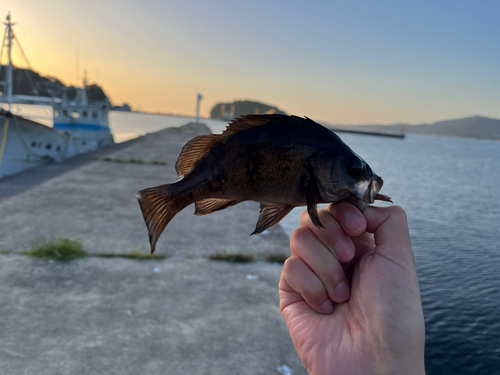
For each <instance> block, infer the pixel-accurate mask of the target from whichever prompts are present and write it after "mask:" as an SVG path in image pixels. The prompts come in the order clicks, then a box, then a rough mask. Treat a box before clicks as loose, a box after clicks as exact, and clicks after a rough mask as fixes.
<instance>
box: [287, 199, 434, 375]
mask: <svg viewBox="0 0 500 375" xmlns="http://www.w3.org/2000/svg"><path fill="white" fill-rule="evenodd" d="M318 213H319V217H320V220H321V222H322V223H323V225H324V226H325V228H324V229H318V228H317V227H316V226H315V225H314V224H313V223H312V222H311V220H310V218H309V215H307V212H306V211H304V212H302V215H301V217H300V225H301V226H300V227H299V228H298V229H296V230H295V231H294V232H293V234H292V237H291V239H290V249H291V252H292V256H291V257H290V258H288V259H287V261H286V262H285V264H284V266H283V271H282V273H281V278H280V283H279V294H280V310H281V314H282V315H283V318H284V319H285V322H286V324H287V326H288V329H289V331H290V336H291V338H292V341H293V343H294V345H295V349H296V350H297V353H298V355H299V357H300V359H301V360H302V364H303V365H304V367H305V368H306V370H307V371H308V372H309V374H339V375H340V374H351V375H352V374H405V375H410V374H424V373H425V369H424V344H425V327H424V318H423V312H422V302H421V299H420V291H419V287H418V279H417V275H416V271H415V261H414V256H413V251H412V248H411V244H410V238H409V232H408V225H407V222H406V214H405V212H404V211H403V210H402V209H401V208H400V207H398V206H390V207H368V208H366V209H365V211H364V212H363V214H362V213H361V212H360V211H359V210H358V209H357V208H355V207H354V206H352V205H351V204H349V203H346V202H340V203H337V204H330V205H328V206H327V208H326V209H320V210H318ZM332 301H333V303H332Z"/></svg>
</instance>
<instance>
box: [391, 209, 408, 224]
mask: <svg viewBox="0 0 500 375" xmlns="http://www.w3.org/2000/svg"><path fill="white" fill-rule="evenodd" d="M388 209H389V214H390V215H391V216H393V217H395V218H397V219H400V220H404V221H407V219H408V217H407V215H406V211H405V210H404V209H403V208H401V207H400V206H397V205H394V206H389V207H388Z"/></svg>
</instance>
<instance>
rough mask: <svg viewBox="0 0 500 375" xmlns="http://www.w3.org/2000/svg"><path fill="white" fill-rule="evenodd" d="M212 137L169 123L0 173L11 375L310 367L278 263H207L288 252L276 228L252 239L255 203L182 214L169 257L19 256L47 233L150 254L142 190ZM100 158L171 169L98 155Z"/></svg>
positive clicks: (161, 248) (6, 359)
mask: <svg viewBox="0 0 500 375" xmlns="http://www.w3.org/2000/svg"><path fill="white" fill-rule="evenodd" d="M207 132H208V130H207V129H206V128H204V127H200V126H195V127H193V126H188V127H183V128H181V129H165V130H162V131H160V132H157V133H154V134H150V135H147V136H145V137H141V138H139V139H137V140H134V141H131V142H128V143H127V144H126V145H116V146H113V147H110V148H107V149H103V150H99V151H97V152H96V153H93V154H89V155H85V156H84V157H83V158H81V159H76V158H75V159H72V160H68V161H66V162H64V163H61V164H57V165H49V166H46V167H43V168H46V172H47V173H45V174H44V173H42V172H43V171H41V170H37V171H36V172H35V171H32V172H31V173H28V172H29V171H28V172H23V173H21V174H19V175H16V176H11V177H9V178H7V179H3V180H0V212H1V215H0V249H3V250H9V251H10V253H9V254H0V374H1V375H3V374H142V373H147V374H279V373H280V372H279V371H278V368H280V367H281V366H283V365H285V366H288V367H289V368H290V369H291V371H292V374H305V370H304V369H303V367H302V365H301V363H300V360H299V359H298V357H297V355H296V353H295V350H294V348H293V345H292V343H291V340H290V338H289V335H288V331H287V329H286V326H285V324H284V322H283V320H282V318H281V315H280V313H279V309H278V290H277V284H278V280H279V275H280V272H281V265H277V264H270V263H267V262H263V261H257V262H253V263H249V264H228V263H225V262H217V261H212V260H209V259H208V256H209V255H211V254H213V253H215V252H219V251H225V250H227V251H231V252H233V251H241V252H247V253H252V254H257V255H258V256H259V257H261V258H262V257H263V256H264V255H266V254H270V253H288V252H289V250H288V238H287V236H286V235H285V234H284V232H283V231H282V230H281V228H280V227H279V226H278V227H275V228H273V229H272V230H270V231H269V232H268V234H267V235H260V236H252V237H249V236H248V234H249V233H251V232H252V231H253V229H254V226H255V223H256V221H257V217H258V205H256V204H248V205H245V204H240V205H237V206H235V207H232V208H229V209H227V210H223V211H220V212H217V213H214V214H212V215H208V216H204V217H197V216H194V215H193V214H192V212H193V208H194V207H188V208H186V209H185V210H184V211H183V212H181V214H179V215H178V216H176V217H175V218H174V220H173V221H172V222H171V223H170V224H169V225H168V227H167V229H166V230H165V232H164V233H163V235H162V238H161V239H160V242H159V244H158V247H157V251H158V252H160V253H166V254H168V255H169V257H168V258H166V259H162V260H143V261H140V260H131V259H121V258H100V257H89V258H86V259H81V260H76V261H72V262H68V263H59V262H45V261H42V260H38V259H34V258H28V257H26V256H23V255H20V254H18V253H21V252H22V251H23V249H22V245H24V246H26V247H29V244H30V243H31V241H33V240H35V239H37V238H39V237H40V236H45V237H50V236H63V237H70V238H80V239H81V240H82V241H83V242H84V244H85V247H86V249H87V250H89V251H90V252H117V253H118V252H120V253H127V252H130V251H131V250H134V249H137V248H138V247H142V248H143V249H144V251H146V249H147V248H148V241H147V233H146V227H145V225H144V223H143V220H142V216H141V214H140V210H139V207H138V205H137V202H136V199H135V192H136V191H137V190H139V189H142V188H144V187H149V186H154V185H158V184H162V183H166V182H171V181H174V180H176V179H177V177H176V174H175V171H174V168H173V166H174V164H175V160H176V158H177V155H178V153H179V151H180V149H181V147H182V145H183V144H184V143H185V142H186V141H187V140H189V139H190V138H192V137H193V136H195V135H197V134H201V133H207ZM96 154H98V155H99V156H101V157H102V156H104V155H108V156H110V157H113V158H121V159H132V158H135V159H142V160H145V161H146V160H164V161H167V162H168V163H169V165H168V166H155V165H144V164H124V163H113V162H104V161H93V160H92V156H95V155H96ZM247 275H252V276H253V277H250V278H249V279H248V278H247ZM255 277H257V278H255Z"/></svg>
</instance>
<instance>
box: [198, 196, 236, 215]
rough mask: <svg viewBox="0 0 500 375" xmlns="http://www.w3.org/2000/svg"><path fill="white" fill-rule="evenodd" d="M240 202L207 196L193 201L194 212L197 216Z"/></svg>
mask: <svg viewBox="0 0 500 375" xmlns="http://www.w3.org/2000/svg"><path fill="white" fill-rule="evenodd" d="M238 203H240V202H239V201H235V200H231V199H219V198H209V199H203V200H201V201H198V202H196V203H195V211H194V214H195V215H198V216H203V215H208V214H211V213H212V212H215V211H220V210H223V209H225V208H228V207H231V206H234V205H235V204H238Z"/></svg>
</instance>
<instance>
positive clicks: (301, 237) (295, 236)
mask: <svg viewBox="0 0 500 375" xmlns="http://www.w3.org/2000/svg"><path fill="white" fill-rule="evenodd" d="M310 232H311V230H310V229H309V228H305V227H300V228H297V229H295V230H294V231H293V233H292V235H291V236H290V247H292V248H297V247H300V246H303V245H304V243H305V242H306V241H307V238H308V237H309V236H310Z"/></svg>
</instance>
